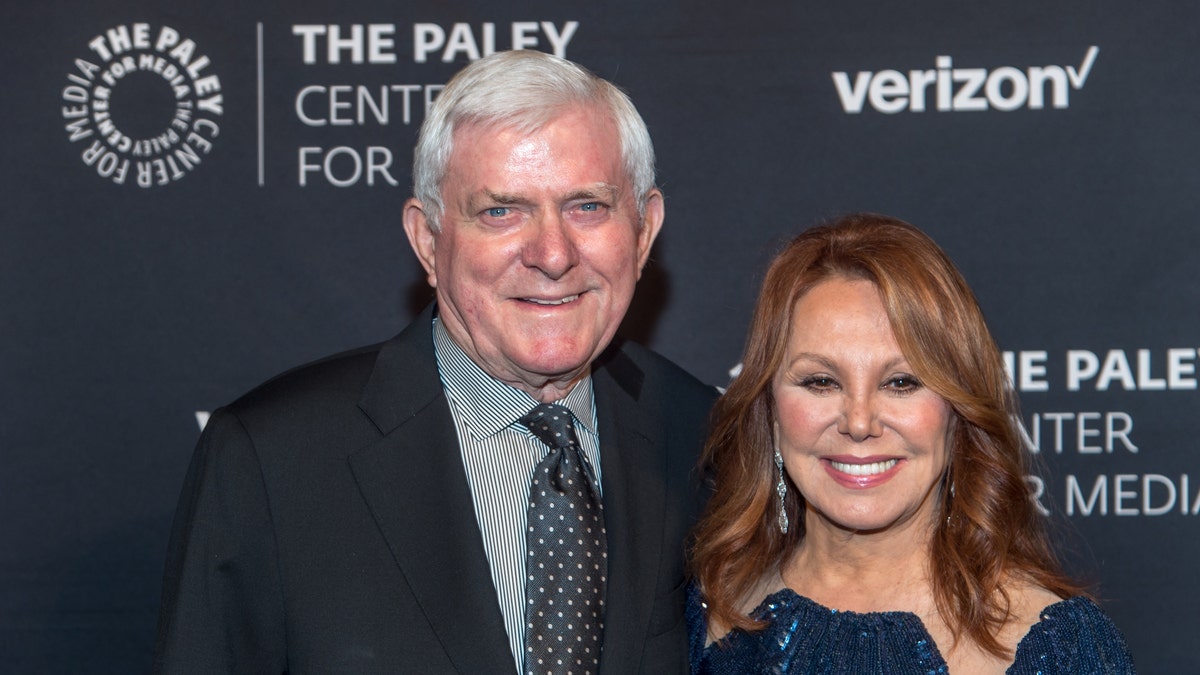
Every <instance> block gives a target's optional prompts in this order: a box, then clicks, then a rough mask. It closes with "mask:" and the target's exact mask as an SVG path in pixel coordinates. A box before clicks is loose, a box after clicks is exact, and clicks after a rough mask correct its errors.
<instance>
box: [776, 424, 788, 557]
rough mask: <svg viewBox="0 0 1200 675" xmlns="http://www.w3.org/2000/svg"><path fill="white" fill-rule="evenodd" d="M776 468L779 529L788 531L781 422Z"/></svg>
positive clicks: (777, 435)
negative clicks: (781, 446) (781, 448)
mask: <svg viewBox="0 0 1200 675" xmlns="http://www.w3.org/2000/svg"><path fill="white" fill-rule="evenodd" d="M775 468H777V469H779V482H777V483H775V493H776V494H778V495H779V531H780V532H782V533H783V534H787V532H788V516H787V501H786V499H785V498H786V497H787V483H784V482H783V455H781V454H779V423H778V422H776V423H775Z"/></svg>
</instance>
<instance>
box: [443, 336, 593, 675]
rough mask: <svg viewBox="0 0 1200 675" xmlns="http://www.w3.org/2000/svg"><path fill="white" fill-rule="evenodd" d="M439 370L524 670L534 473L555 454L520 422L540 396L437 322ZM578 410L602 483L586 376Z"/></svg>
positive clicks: (574, 394)
mask: <svg viewBox="0 0 1200 675" xmlns="http://www.w3.org/2000/svg"><path fill="white" fill-rule="evenodd" d="M433 343H434V348H435V351H436V354H437V367H438V375H439V376H440V377H441V380H442V388H443V389H444V390H445V392H446V398H447V399H448V400H449V402H450V413H451V415H452V416H453V417H454V426H455V429H456V431H457V432H458V447H459V450H460V451H461V453H462V460H463V469H464V470H465V471H466V474H467V483H469V484H470V486H471V499H472V501H473V502H474V505H475V520H476V521H477V522H478V523H479V532H480V534H481V535H482V536H483V549H484V552H485V553H486V555H487V560H488V566H489V567H490V568H491V571H492V583H493V584H494V585H495V587H496V597H497V599H498V600H499V602H500V612H501V613H502V614H503V616H504V627H505V629H506V630H507V631H508V643H509V647H510V648H511V649H512V654H513V661H514V663H515V664H516V669H517V672H521V666H522V655H523V653H524V650H525V646H524V645H525V558H526V556H527V551H526V545H525V531H526V529H527V527H528V525H527V518H528V509H529V488H530V485H532V483H533V470H534V467H536V466H537V464H538V462H540V461H541V460H542V458H543V457H544V456H545V455H546V453H547V452H548V451H549V448H548V447H546V445H545V444H544V443H542V442H541V441H540V440H538V438H537V437H536V436H534V435H533V434H532V433H530V432H529V430H528V429H526V428H525V427H524V426H522V425H521V424H519V423H518V422H517V420H518V419H520V418H521V417H522V416H524V415H525V414H526V413H528V412H529V411H530V410H532V409H533V407H534V406H536V405H537V404H538V403H539V401H537V400H535V399H534V398H533V397H532V396H530V395H529V394H527V393H525V392H523V391H521V390H519V389H515V388H513V387H510V386H508V385H507V384H504V383H503V382H499V381H497V380H496V379H494V378H493V377H491V376H490V375H488V374H487V373H485V372H484V371H483V369H481V368H480V367H479V366H478V365H477V364H476V363H475V362H474V361H472V360H471V359H470V358H469V357H468V356H467V355H466V354H465V353H463V351H462V349H461V348H459V346H458V345H457V344H456V343H455V342H454V340H452V339H451V338H450V334H449V333H448V332H447V331H446V328H445V327H444V326H443V325H442V323H441V321H439V320H438V319H436V318H435V319H434V321H433ZM555 403H558V404H559V405H562V406H566V407H567V408H568V409H570V411H571V412H572V413H574V415H575V418H576V420H577V421H578V422H579V424H578V425H576V432H577V436H578V437H579V444H580V445H581V446H582V449H583V456H584V459H585V460H586V461H587V462H588V463H589V464H590V468H591V470H592V475H593V477H594V478H595V480H596V487H597V490H602V488H601V485H602V483H601V477H600V437H599V434H598V433H597V430H596V405H595V399H594V398H593V396H592V378H591V375H588V376H586V377H585V378H584V379H583V380H581V381H580V382H579V383H577V384H576V385H575V387H574V388H572V389H571V391H570V393H568V394H567V396H566V397H565V398H563V399H561V400H559V401H555Z"/></svg>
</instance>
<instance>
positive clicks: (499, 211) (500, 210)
mask: <svg viewBox="0 0 1200 675" xmlns="http://www.w3.org/2000/svg"><path fill="white" fill-rule="evenodd" d="M487 214H488V215H489V216H491V217H492V218H503V217H504V216H507V215H508V207H507V206H493V207H492V208H490V209H488V210H487Z"/></svg>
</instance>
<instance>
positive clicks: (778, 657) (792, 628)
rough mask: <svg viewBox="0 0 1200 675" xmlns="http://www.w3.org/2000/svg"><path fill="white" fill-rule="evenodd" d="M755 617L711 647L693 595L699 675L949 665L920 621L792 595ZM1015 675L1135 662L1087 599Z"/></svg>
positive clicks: (1029, 648) (1033, 644)
mask: <svg viewBox="0 0 1200 675" xmlns="http://www.w3.org/2000/svg"><path fill="white" fill-rule="evenodd" d="M752 616H753V617H755V618H756V619H765V620H766V621H768V622H769V623H768V625H767V627H766V628H765V629H764V630H762V631H759V632H755V633H746V632H743V631H734V632H732V633H730V634H729V635H728V636H726V638H725V639H724V640H722V641H721V642H719V643H713V644H711V645H709V646H708V647H705V645H704V643H705V633H706V631H707V621H706V619H705V616H704V607H703V606H702V605H701V599H700V594H699V592H698V591H697V590H696V588H695V587H694V586H693V587H692V588H690V589H689V594H688V608H687V619H688V630H689V636H690V640H691V660H692V674H693V675H752V674H757V673H761V674H767V673H771V674H778V675H784V674H787V675H808V674H813V675H816V674H817V673H820V674H822V675H834V674H845V675H851V674H853V675H869V674H872V673H878V674H880V675H883V674H885V673H886V674H887V675H908V674H910V673H911V674H913V675H917V674H920V675H926V674H929V675H933V674H935V673H947V672H948V669H947V667H946V662H945V660H943V659H942V655H941V654H940V653H939V652H938V649H937V646H936V645H934V643H933V638H931V637H930V636H929V632H928V631H927V630H925V625H924V624H922V623H921V620H920V619H919V618H917V616H916V615H915V614H911V613H909V612H875V613H868V614H859V613H856V612H840V611H838V610H834V609H829V608H828V607H822V606H821V605H818V604H817V603H815V602H813V601H812V600H809V599H808V598H805V597H802V596H800V595H797V594H796V593H795V592H794V591H792V590H790V589H786V588H785V589H783V590H781V591H778V592H776V593H773V594H771V595H769V596H767V597H766V599H764V600H763V602H762V604H761V605H759V606H758V608H757V609H755V610H754V612H753V613H752ZM1007 672H1008V673H1009V675H1059V674H1061V675H1067V674H1068V673H1069V674H1071V675H1087V674H1092V673H1103V674H1104V675H1122V674H1124V673H1133V672H1134V669H1133V660H1132V658H1131V657H1130V655H1129V650H1128V648H1127V647H1126V646H1125V640H1124V638H1122V637H1121V633H1120V631H1118V630H1117V627H1116V625H1115V624H1113V622H1112V620H1111V619H1109V618H1108V617H1107V616H1105V614H1104V613H1103V612H1101V611H1100V608H1099V607H1097V606H1096V605H1095V603H1093V602H1092V601H1091V600H1088V599H1087V598H1082V597H1079V598H1069V599H1067V600H1063V601H1061V602H1058V603H1055V604H1053V605H1050V606H1049V607H1047V608H1046V609H1044V610H1042V613H1041V621H1039V622H1037V623H1036V624H1034V625H1033V626H1032V627H1031V628H1030V629H1029V633H1028V634H1026V636H1025V637H1024V638H1023V639H1022V640H1021V642H1020V644H1018V645H1017V653H1016V658H1015V660H1014V661H1013V664H1012V665H1011V666H1009V668H1008V671H1007Z"/></svg>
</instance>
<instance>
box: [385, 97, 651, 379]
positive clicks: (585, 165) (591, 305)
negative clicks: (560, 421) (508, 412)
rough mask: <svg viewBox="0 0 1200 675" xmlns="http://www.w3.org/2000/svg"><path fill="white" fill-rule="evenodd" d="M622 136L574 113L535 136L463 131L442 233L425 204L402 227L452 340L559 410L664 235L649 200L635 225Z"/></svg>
mask: <svg viewBox="0 0 1200 675" xmlns="http://www.w3.org/2000/svg"><path fill="white" fill-rule="evenodd" d="M632 190H633V187H632V185H631V184H630V182H629V179H628V176H627V175H626V172H625V169H624V164H623V162H622V161H621V152H620V141H619V138H618V136H617V130H616V126H615V125H614V124H613V122H612V121H611V120H610V119H609V118H608V117H607V116H606V115H603V114H601V113H598V112H597V111H595V110H593V109H591V108H585V107H575V108H569V109H567V110H566V111H565V112H564V113H563V114H562V115H560V116H559V117H557V118H555V119H554V120H553V121H552V122H550V123H549V124H547V125H546V126H545V127H543V128H542V129H541V130H539V131H536V132H534V133H532V134H521V133H519V132H517V131H515V130H513V129H509V128H503V127H487V126H479V125H469V126H466V127H460V128H459V129H457V130H456V131H455V136H454V150H453V152H452V154H451V156H450V162H449V165H448V171H447V174H446V178H445V180H444V181H443V183H442V199H443V203H444V204H445V213H444V214H442V218H441V230H440V232H437V233H434V232H432V230H431V229H430V228H429V225H428V222H427V221H426V219H425V214H424V211H423V210H422V208H423V206H422V204H421V203H420V202H417V201H415V200H410V201H409V203H408V204H406V206H405V214H404V222H405V229H406V231H407V233H408V236H409V241H410V242H411V243H412V245H413V248H414V250H415V251H416V253H417V256H418V257H419V258H420V259H421V262H422V264H423V265H424V266H425V270H426V272H427V273H428V275H429V283H430V284H431V285H432V286H434V287H435V288H436V289H437V298H438V306H439V311H440V317H441V320H442V322H443V323H444V324H445V327H446V329H447V330H448V331H449V333H450V335H451V337H453V338H454V341H455V342H456V343H457V344H458V345H459V346H460V347H461V348H462V349H463V351H464V352H466V354H467V355H468V356H469V357H471V359H472V360H474V361H475V362H476V363H477V364H479V366H480V367H482V368H483V369H484V370H485V371H486V372H488V373H489V374H490V375H492V376H493V377H495V378H497V379H499V380H501V381H504V382H506V383H508V384H510V385H512V386H514V387H517V388H519V389H522V390H524V391H526V392H529V393H530V394H531V395H533V396H534V397H535V398H538V399H539V400H543V401H550V400H555V399H557V398H559V397H561V396H562V395H563V394H564V393H565V392H566V391H567V390H568V389H569V388H570V387H571V386H572V385H573V384H574V383H575V382H576V381H577V380H578V379H579V377H580V376H582V375H583V374H584V373H585V372H586V371H587V369H588V367H589V366H590V364H591V362H592V361H593V360H594V359H595V358H596V357H597V356H598V355H599V354H600V352H601V351H602V350H603V349H604V348H605V346H607V345H608V343H609V341H610V340H611V339H612V337H613V334H614V333H615V332H616V330H617V326H618V325H619V324H620V322H621V318H622V317H623V316H624V315H625V310H626V308H627V307H628V306H629V301H630V299H631V298H632V297H633V289H634V285H635V284H636V282H637V279H638V277H639V276H640V275H641V268H642V265H643V264H644V263H645V261H646V257H647V255H648V254H649V252H650V246H651V244H652V243H653V242H654V238H655V236H656V235H657V234H658V230H659V227H660V226H661V225H662V219H663V204H662V195H661V194H660V193H659V192H658V191H657V190H655V191H654V192H653V193H652V194H651V196H650V199H649V200H648V202H647V204H646V215H645V219H644V222H639V218H638V213H637V202H636V195H634V194H633V191H632Z"/></svg>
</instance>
